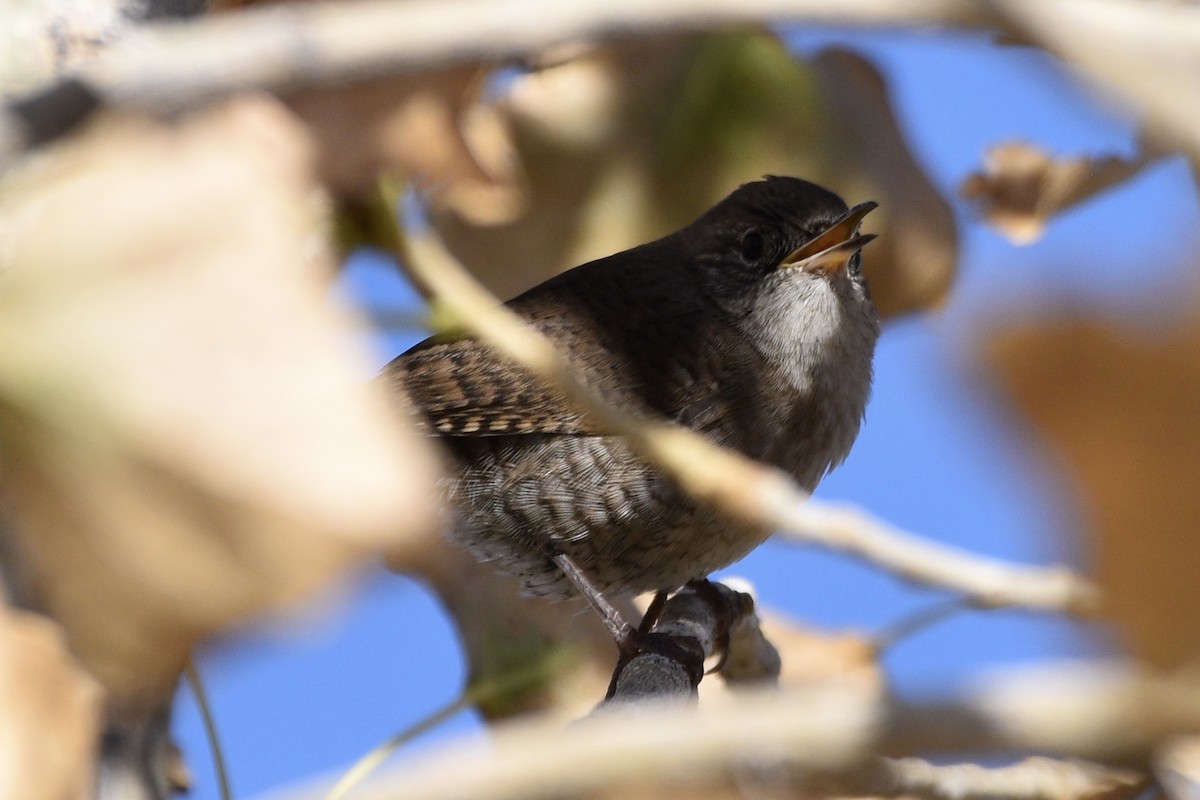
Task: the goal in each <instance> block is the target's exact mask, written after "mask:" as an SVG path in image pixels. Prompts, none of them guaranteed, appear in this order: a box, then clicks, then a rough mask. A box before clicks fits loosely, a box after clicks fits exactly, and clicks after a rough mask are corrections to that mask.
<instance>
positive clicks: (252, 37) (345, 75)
mask: <svg viewBox="0 0 1200 800" xmlns="http://www.w3.org/2000/svg"><path fill="white" fill-rule="evenodd" d="M789 19H793V20H798V19H803V20H806V21H809V22H813V23H824V24H855V25H863V26H892V25H914V24H915V25H921V24H931V23H933V24H949V25H990V24H993V23H994V22H995V21H996V18H995V17H994V16H993V15H992V14H990V13H989V11H988V6H987V5H985V4H976V3H958V2H954V0H921V2H902V1H901V0H850V1H849V2H843V3H837V4H830V3H827V2H822V0H743V2H739V3H725V2H719V1H718V0H662V1H661V2H656V3H643V2H639V0H604V2H595V1H594V2H588V3H584V2H576V3H562V2H556V0H413V2H407V3H396V2H392V1H391V0H359V1H358V2H324V3H290V4H280V5H271V6H269V7H255V8H250V9H246V10H244V11H239V12H236V13H229V14H221V15H214V16H211V17H204V18H200V19H197V20H194V21H189V22H186V23H181V22H178V21H173V22H171V23H169V24H151V25H147V26H144V27H142V28H139V29H137V30H135V31H133V32H132V33H130V34H129V35H128V36H127V37H125V38H124V39H123V40H122V42H121V43H120V44H117V45H114V46H113V47H111V48H110V49H109V50H108V51H106V52H104V53H102V54H101V55H100V56H98V57H97V58H95V59H94V60H93V61H92V62H91V63H90V64H89V65H88V66H87V67H86V68H84V69H81V70H79V72H78V73H77V74H75V75H74V76H73V77H74V78H75V79H78V80H79V81H80V84H79V85H81V86H84V87H86V90H87V93H88V94H89V95H91V94H95V95H97V96H98V97H99V98H100V99H101V100H102V101H103V102H104V103H105V104H107V105H109V106H123V107H129V108H141V109H150V110H153V111H172V110H178V109H181V108H187V107H190V106H193V105H195V104H197V103H199V102H202V101H205V100H208V99H211V98H213V97H216V96H220V95H224V94H229V93H232V92H238V91H247V90H265V91H271V92H283V91H287V90H289V89H295V88H298V87H301V86H311V85H317V84H333V83H342V82H349V81H357V80H362V79H364V78H370V77H375V76H379V75H384V74H390V73H396V72H415V71H421V70H427V69H431V68H435V67H446V66H450V65H456V64H469V63H476V62H480V61H484V62H502V61H506V60H512V59H521V58H524V57H527V56H529V55H531V54H535V53H538V52H540V51H543V50H545V49H547V48H550V47H553V46H554V45H558V44H562V43H565V42H578V41H600V40H605V39H611V38H616V37H619V36H621V35H627V34H630V33H633V32H636V33H638V34H651V33H656V32H660V31H665V30H676V29H701V28H708V27H714V26H718V25H728V24H738V23H742V24H745V23H758V22H762V21H763V20H780V21H782V20H789ZM516 20H519V21H520V24H515V22H514V21H516ZM464 21H465V22H467V23H468V24H464ZM56 91H57V88H53V87H52V88H51V89H49V90H48V91H47V92H46V93H43V94H39V95H35V96H33V97H30V98H27V99H26V101H25V106H24V110H25V111H30V110H32V111H34V112H36V113H35V116H36V118H37V125H36V126H33V125H31V124H30V120H29V119H27V118H26V115H25V114H23V113H18V110H17V109H14V108H4V109H0V163H3V162H5V161H7V160H8V159H10V158H11V157H13V156H14V155H15V154H17V153H19V152H21V151H22V150H24V149H27V148H29V147H31V146H33V145H34V144H36V143H38V142H40V141H42V140H44V139H45V138H46V137H45V132H46V131H55V132H61V131H62V130H64V129H65V128H66V127H69V125H70V124H73V123H75V122H77V121H78V119H77V115H71V114H69V113H67V112H68V111H70V110H71V109H69V108H66V109H60V108H59V104H58V102H57V101H56V100H54V99H53V98H52V97H50V93H53V92H56Z"/></svg>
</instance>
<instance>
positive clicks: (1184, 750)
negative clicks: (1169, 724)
mask: <svg viewBox="0 0 1200 800" xmlns="http://www.w3.org/2000/svg"><path fill="white" fill-rule="evenodd" d="M1154 761H1155V765H1154V771H1155V773H1156V774H1157V776H1158V780H1159V783H1160V784H1161V785H1162V788H1163V790H1164V792H1165V794H1166V796H1167V797H1169V798H1172V800H1184V798H1189V797H1196V795H1197V792H1200V736H1182V737H1180V738H1178V739H1174V740H1171V741H1168V742H1166V743H1164V744H1163V746H1162V747H1161V748H1159V751H1158V753H1156V754H1155V759H1154Z"/></svg>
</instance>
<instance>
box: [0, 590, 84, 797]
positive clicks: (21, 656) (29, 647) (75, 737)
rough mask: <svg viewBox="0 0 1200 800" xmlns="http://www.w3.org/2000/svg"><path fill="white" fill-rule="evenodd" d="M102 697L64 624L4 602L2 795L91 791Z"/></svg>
mask: <svg viewBox="0 0 1200 800" xmlns="http://www.w3.org/2000/svg"><path fill="white" fill-rule="evenodd" d="M100 700H101V693H100V687H99V686H97V684H96V682H95V681H94V680H93V679H92V678H91V677H90V676H89V675H88V674H87V673H86V672H85V671H84V670H83V669H82V668H81V667H80V666H79V664H78V663H77V662H76V661H75V659H74V658H72V657H71V655H70V654H69V653H68V652H67V649H66V645H65V642H64V640H63V636H62V632H61V631H60V630H59V628H58V626H57V625H55V624H54V623H53V622H51V621H50V620H48V619H46V618H44V617H39V616H38V615H36V614H30V613H27V612H17V613H11V612H9V611H7V610H0V708H3V709H4V713H3V714H0V797H14V798H15V797H20V798H22V800H84V798H88V797H91V796H92V787H93V785H94V783H93V761H94V759H95V754H96V749H97V747H98V746H99V739H100V721H101V703H100Z"/></svg>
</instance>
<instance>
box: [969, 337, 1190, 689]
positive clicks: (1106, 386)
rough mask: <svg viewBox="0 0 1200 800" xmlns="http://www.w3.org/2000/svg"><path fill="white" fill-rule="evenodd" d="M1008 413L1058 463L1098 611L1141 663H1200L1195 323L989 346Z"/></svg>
mask: <svg viewBox="0 0 1200 800" xmlns="http://www.w3.org/2000/svg"><path fill="white" fill-rule="evenodd" d="M990 361H991V363H992V364H993V365H994V367H995V368H996V369H997V370H998V371H999V373H1000V375H1001V376H1002V378H1003V380H1004V384H1005V387H1006V388H1007V390H1008V391H1009V392H1010V393H1011V394H1012V397H1013V398H1014V399H1015V401H1016V403H1017V406H1018V407H1019V408H1020V409H1021V411H1022V412H1024V414H1025V415H1027V416H1028V417H1029V419H1030V420H1031V421H1032V423H1033V425H1034V429H1035V430H1036V432H1037V433H1038V434H1040V435H1041V436H1042V437H1044V438H1045V439H1046V441H1047V442H1048V443H1049V445H1050V446H1051V448H1053V450H1054V452H1055V453H1056V454H1057V455H1058V456H1059V457H1060V458H1061V460H1062V464H1063V466H1064V467H1065V468H1066V470H1067V472H1068V474H1069V476H1070V477H1071V478H1072V479H1073V480H1074V482H1075V485H1076V487H1077V488H1078V491H1079V493H1080V499H1081V503H1082V510H1083V512H1084V521H1085V522H1086V524H1087V526H1088V527H1089V529H1090V530H1091V531H1092V533H1093V534H1094V536H1095V548H1096V556H1095V557H1096V570H1097V578H1098V580H1099V581H1100V583H1101V586H1102V587H1103V589H1104V597H1105V607H1106V610H1107V613H1108V614H1110V615H1111V617H1112V618H1113V619H1114V620H1115V621H1116V622H1117V623H1118V624H1119V626H1120V629H1121V631H1122V632H1123V634H1124V636H1125V638H1126V640H1127V642H1128V645H1129V647H1130V648H1131V649H1132V651H1133V653H1134V654H1135V655H1136V656H1138V657H1139V658H1141V659H1142V660H1143V661H1145V662H1147V663H1149V664H1152V665H1156V666H1160V667H1174V666H1178V665H1180V664H1183V663H1187V662H1191V661H1194V660H1195V659H1196V658H1197V657H1198V656H1200V617H1197V615H1195V614H1192V613H1189V612H1188V611H1187V609H1191V608H1193V607H1195V606H1197V605H1200V581H1197V580H1196V568H1197V565H1198V564H1200V536H1197V531H1200V325H1198V324H1196V323H1194V322H1193V323H1191V324H1189V325H1187V326H1184V327H1182V328H1180V329H1179V330H1176V331H1174V332H1173V333H1170V334H1168V335H1155V336H1152V335H1149V334H1144V333H1137V332H1135V331H1133V330H1126V329H1121V328H1118V327H1115V326H1113V325H1109V324H1105V323H1101V322H1098V321H1092V320H1087V319H1065V320H1060V321H1057V322H1046V323H1043V324H1039V325H1029V326H1027V327H1025V328H1021V329H1016V330H1013V331H1010V332H1008V333H1005V334H1004V335H1002V336H1001V337H999V338H998V339H997V340H996V341H995V342H994V343H993V344H992V346H991V348H990Z"/></svg>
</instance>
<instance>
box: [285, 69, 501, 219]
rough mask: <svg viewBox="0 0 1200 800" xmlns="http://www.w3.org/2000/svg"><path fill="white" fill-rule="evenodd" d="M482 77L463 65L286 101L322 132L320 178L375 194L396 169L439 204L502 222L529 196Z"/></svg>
mask: <svg viewBox="0 0 1200 800" xmlns="http://www.w3.org/2000/svg"><path fill="white" fill-rule="evenodd" d="M483 79H484V73H483V72H482V71H481V70H480V69H479V68H476V67H460V68H456V69H447V70H442V71H439V72H430V73H424V74H422V75H420V76H404V77H388V78H379V79H375V80H370V81H364V82H362V83H358V84H356V85H354V86H350V87H346V86H338V87H333V88H330V87H318V88H310V89H304V90H302V91H297V92H293V93H291V94H290V95H288V97H287V102H288V104H289V105H290V106H291V107H292V109H293V110H294V111H295V112H296V113H297V114H299V115H300V116H301V117H302V118H303V119H304V121H305V122H306V123H308V125H309V126H310V128H311V130H312V132H313V134H314V135H315V137H316V139H317V143H318V148H319V154H320V163H319V170H320V174H321V178H322V180H323V181H324V182H325V183H326V184H327V185H328V186H329V187H330V188H331V189H332V190H333V191H334V192H335V193H336V194H338V195H339V196H342V197H345V198H349V199H361V198H363V197H366V196H369V195H370V194H371V193H372V192H374V191H375V189H376V186H377V182H378V179H379V176H380V174H381V173H384V172H389V173H396V174H399V175H402V176H405V177H407V178H409V179H411V180H412V181H413V182H414V183H415V185H416V186H417V187H419V188H421V189H423V190H424V192H425V194H426V196H427V197H428V198H430V200H431V202H432V203H433V205H434V206H435V207H437V208H444V209H448V210H452V211H453V212H454V213H456V214H459V215H461V216H462V217H463V218H464V219H467V220H470V221H471V222H473V223H475V224H496V223H500V222H506V221H508V220H511V219H512V218H513V217H514V216H515V215H516V213H517V212H518V211H519V210H520V207H521V193H520V189H519V188H518V186H517V184H516V173H515V170H514V164H513V160H512V157H511V153H510V151H511V145H510V144H509V141H508V133H507V130H506V128H505V126H504V122H503V121H502V120H501V119H500V118H499V117H498V115H497V113H496V112H495V110H494V109H492V108H491V107H489V106H485V105H482V104H480V103H479V97H478V95H479V91H480V88H481V87H482V83H483Z"/></svg>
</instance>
